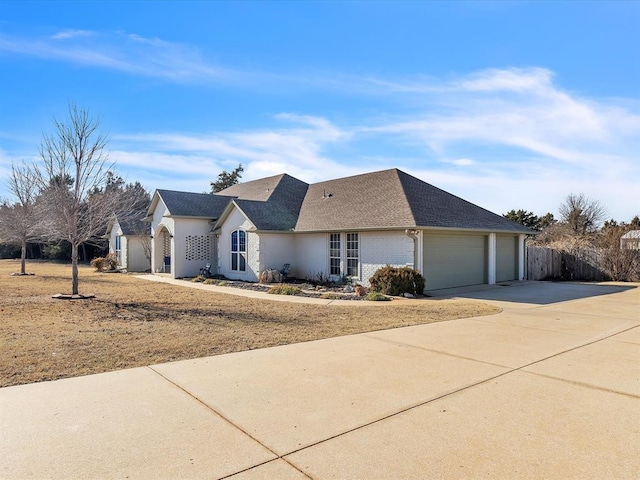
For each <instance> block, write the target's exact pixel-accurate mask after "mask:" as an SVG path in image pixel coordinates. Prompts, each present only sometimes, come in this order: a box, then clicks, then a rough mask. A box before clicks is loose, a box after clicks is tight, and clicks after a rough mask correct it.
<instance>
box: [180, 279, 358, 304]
mask: <svg viewBox="0 0 640 480" xmlns="http://www.w3.org/2000/svg"><path fill="white" fill-rule="evenodd" d="M182 280H185V281H188V282H190V281H192V278H183V279H182ZM221 281H223V282H225V283H224V285H220V286H224V287H231V288H240V289H242V290H253V291H255V292H264V293H267V292H268V291H269V289H270V288H271V287H273V286H274V285H279V284H277V283H267V284H265V283H257V282H245V281H242V280H227V279H221ZM282 284H285V285H291V286H294V287H298V288H299V289H300V290H301V292H300V293H299V294H297V295H296V296H297V297H309V298H323V295H325V298H328V299H331V300H364V299H365V297H359V296H357V295H356V294H355V293H353V292H345V290H344V289H345V287H344V286H331V287H329V286H324V285H312V284H310V283H308V282H304V281H302V280H296V279H291V280H286V281H284V282H282ZM329 296H330V297H329Z"/></svg>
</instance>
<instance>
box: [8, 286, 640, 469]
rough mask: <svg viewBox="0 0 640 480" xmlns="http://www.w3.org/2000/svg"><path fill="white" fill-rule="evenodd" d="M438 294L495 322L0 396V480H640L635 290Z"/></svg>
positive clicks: (417, 329) (206, 361)
mask: <svg viewBox="0 0 640 480" xmlns="http://www.w3.org/2000/svg"><path fill="white" fill-rule="evenodd" d="M449 294H451V292H449ZM454 294H455V295H456V296H461V297H466V298H476V299H479V300H482V301H487V302H491V303H496V304H498V305H500V306H501V307H502V308H503V309H504V310H503V312H502V313H499V314H497V315H492V316H487V317H476V318H469V319H464V320H455V321H449V322H441V323H435V324H429V325H422V326H414V327H408V328H401V329H395V330H387V331H380V332H373V333H368V334H360V335H353V336H348V337H341V338H334V339H328V340H321V341H315V342H308V343H302V344H295V345H288V346H283V347H275V348H268V349H263V350H255V351H249V352H242V353H235V354H229V355H221V356H217V357H209V358H203V359H197V360H189V361H182V362H176V363H170V364H163V365H155V366H151V367H146V368H136V369H130V370H123V371H118V372H112V373H106V374H100V375H92V376H87V377H80V378H73V379H68V380H60V381H55V382H45V383H39V384H32V385H24V386H17V387H8V388H4V389H0V477H1V478H11V479H16V478H225V477H230V478H233V479H259V478H265V479H274V478H282V479H297V478H309V477H310V478H318V479H333V478H336V479H345V478H353V479H376V478H380V479H390V478H394V479H396V478H421V479H423V478H509V479H512V478H563V479H564V478H579V479H585V478H594V479H595V478H597V479H602V478H607V479H612V478H620V479H629V478H639V477H640V289H638V288H629V287H628V286H600V285H580V284H565V283H524V284H514V285H512V286H509V287H507V286H505V287H493V288H490V289H479V290H478V289H476V290H466V291H459V292H454ZM436 301H437V299H436Z"/></svg>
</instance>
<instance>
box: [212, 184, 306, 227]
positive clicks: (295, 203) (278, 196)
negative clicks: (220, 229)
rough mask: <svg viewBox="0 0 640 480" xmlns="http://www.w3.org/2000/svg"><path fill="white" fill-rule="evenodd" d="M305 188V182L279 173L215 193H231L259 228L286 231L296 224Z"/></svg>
mask: <svg viewBox="0 0 640 480" xmlns="http://www.w3.org/2000/svg"><path fill="white" fill-rule="evenodd" d="M308 187H309V185H307V184H306V183H305V182H303V181H301V180H298V179H297V178H294V177H292V176H290V175H287V174H282V175H276V176H274V177H269V178H264V179H262V180H254V181H252V182H247V183H242V184H236V185H233V186H232V187H229V188H226V189H224V190H222V191H221V192H218V193H217V194H216V195H220V196H223V197H224V196H226V195H229V194H233V195H234V203H235V205H237V207H238V208H239V209H240V210H241V211H242V212H243V214H244V215H245V216H246V217H247V218H248V219H249V220H250V221H251V223H253V224H254V225H255V227H256V228H257V229H258V230H274V231H288V230H293V229H294V227H295V226H296V221H297V219H298V214H299V212H300V207H301V205H302V201H303V200H304V197H305V194H306V192H307V188H308ZM226 198H228V197H226ZM224 217H226V215H224V216H223V217H221V218H220V222H224Z"/></svg>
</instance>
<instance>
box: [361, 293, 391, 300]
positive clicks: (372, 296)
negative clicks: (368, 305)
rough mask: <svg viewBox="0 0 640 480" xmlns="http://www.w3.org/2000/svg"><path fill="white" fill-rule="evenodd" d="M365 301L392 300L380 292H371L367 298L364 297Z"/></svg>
mask: <svg viewBox="0 0 640 480" xmlns="http://www.w3.org/2000/svg"><path fill="white" fill-rule="evenodd" d="M364 299H365V300H368V301H370V302H388V301H390V300H391V299H390V298H389V297H387V296H386V295H383V294H382V293H380V292H371V293H369V294H367V296H366V297H364Z"/></svg>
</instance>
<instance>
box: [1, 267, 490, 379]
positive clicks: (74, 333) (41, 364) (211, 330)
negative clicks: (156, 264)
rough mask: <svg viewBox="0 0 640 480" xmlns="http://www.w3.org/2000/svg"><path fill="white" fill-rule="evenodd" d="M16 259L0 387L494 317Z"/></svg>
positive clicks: (469, 309)
mask: <svg viewBox="0 0 640 480" xmlns="http://www.w3.org/2000/svg"><path fill="white" fill-rule="evenodd" d="M19 267H20V265H19V262H17V261H13V260H0V346H1V347H0V387H3V386H9V385H19V384H24V383H31V382H40V381H43V380H54V379H57V378H65V377H73V376H78V375H86V374H91V373H98V372H105V371H109V370H116V369H121V368H128V367H138V366H143V365H151V364H155V363H162V362H168V361H172V360H182V359H188V358H195V357H203V356H208V355H219V354H222V353H229V352H239V351H242V350H251V349H255V348H263V347H270V346H274V345H283V344H288V343H295V342H305V341H309V340H316V339H321V338H328V337H335V336H340V335H349V334H353V333H360V332H368V331H373V330H380V329H386V328H395V327H404V326H408V325H416V324H422V323H430V322H437V321H442V320H452V319H456V318H464V317H470V316H475V315H486V314H492V313H496V312H498V311H499V309H498V308H496V307H493V306H490V305H486V304H483V303H479V302H473V301H463V300H425V301H424V302H422V303H421V304H419V305H402V304H401V302H384V303H385V305H372V306H360V307H356V306H354V307H348V306H344V307H343V306H333V305H327V306H321V305H308V304H295V303H286V302H272V301H264V300H254V299H249V298H243V297H237V296H234V295H225V294H218V293H211V292H207V291H201V290H196V289H192V288H189V287H188V286H185V287H178V286H173V285H168V284H163V283H155V282H147V281H145V280H141V279H136V278H134V277H133V276H130V275H125V274H107V273H96V272H95V271H94V270H93V269H92V268H89V267H80V293H83V294H88V293H93V294H96V298H94V299H89V300H56V299H52V298H51V296H52V295H54V294H56V293H69V292H70V290H71V278H70V275H71V267H70V265H61V264H55V263H46V262H34V261H31V262H28V263H27V270H28V271H29V272H33V273H35V275H33V276H10V273H12V272H18V271H19V269H20V268H19Z"/></svg>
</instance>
